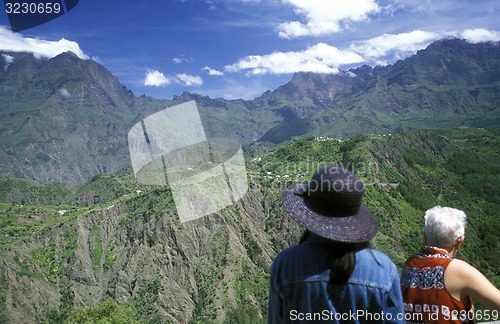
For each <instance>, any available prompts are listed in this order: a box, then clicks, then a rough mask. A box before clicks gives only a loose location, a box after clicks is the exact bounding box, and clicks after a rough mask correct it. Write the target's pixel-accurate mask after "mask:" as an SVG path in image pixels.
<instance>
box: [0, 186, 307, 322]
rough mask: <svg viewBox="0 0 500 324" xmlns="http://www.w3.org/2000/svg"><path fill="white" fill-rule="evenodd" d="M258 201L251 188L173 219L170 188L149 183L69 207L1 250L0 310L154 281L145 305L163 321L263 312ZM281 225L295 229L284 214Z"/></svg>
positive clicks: (265, 237) (265, 242)
mask: <svg viewBox="0 0 500 324" xmlns="http://www.w3.org/2000/svg"><path fill="white" fill-rule="evenodd" d="M263 202H264V203H263ZM265 202H266V199H265V198H264V197H263V196H262V194H261V193H260V191H258V190H257V191H256V190H252V191H250V192H249V193H248V194H247V195H246V196H245V197H244V199H243V200H242V201H240V202H239V203H238V204H237V205H235V206H233V207H230V208H228V209H226V210H223V211H221V212H220V213H218V214H213V215H211V216H208V217H205V218H202V219H199V220H195V221H192V222H188V223H184V224H180V223H179V220H178V218H177V215H176V212H175V207H174V205H173V201H172V198H171V197H170V193H169V191H168V190H167V189H155V190H151V191H149V192H141V193H136V192H133V193H129V194H127V196H126V197H125V196H124V197H121V198H120V199H118V200H116V201H114V202H110V203H108V204H106V205H105V206H102V208H98V209H95V210H93V211H92V210H91V211H88V212H86V213H85V214H83V215H79V216H76V215H75V217H74V218H72V219H71V220H70V221H67V222H66V223H64V224H62V223H61V224H60V225H59V226H55V227H53V228H51V229H49V230H47V231H42V232H39V233H37V234H36V235H34V236H32V237H30V238H29V239H26V240H25V241H24V242H19V244H17V245H16V246H15V247H14V246H13V247H11V248H8V249H5V250H3V251H1V252H0V254H1V259H2V262H1V265H0V267H1V268H2V271H1V273H2V278H1V279H2V282H3V283H4V285H5V287H4V288H5V291H6V296H5V305H6V309H5V313H6V314H8V315H7V316H8V319H9V321H18V322H26V321H28V322H30V321H32V320H33V319H36V318H41V317H43V315H44V314H46V313H47V312H48V311H50V309H52V310H58V311H61V310H62V309H63V307H64V305H65V304H72V305H74V306H75V307H85V306H89V305H94V304H97V303H99V302H100V301H102V300H104V299H105V298H112V299H114V300H116V301H117V302H118V303H120V304H123V303H126V302H127V301H129V302H130V301H132V300H134V298H137V296H138V295H140V294H141V293H144V291H147V290H148V289H152V288H151V287H155V286H154V285H155V284H156V285H157V286H156V287H155V289H157V294H156V296H155V298H154V300H153V301H152V305H151V307H154V309H155V311H154V314H153V315H154V316H158V317H159V318H161V319H162V321H165V320H166V321H172V322H182V323H186V322H188V321H190V320H195V319H200V320H204V321H206V320H209V321H216V322H222V321H223V320H224V318H226V316H227V315H228V313H230V312H231V311H233V310H235V309H236V308H238V307H240V306H241V305H245V307H249V308H250V309H252V310H253V311H254V312H255V316H256V318H259V317H260V318H262V317H263V316H264V314H265V311H266V310H265V307H266V300H267V285H268V283H267V279H266V275H265V273H266V271H267V270H268V267H269V265H270V263H271V260H272V257H273V256H274V254H275V250H274V249H273V246H272V243H271V242H273V240H272V239H271V238H270V237H269V234H267V233H266V231H265V224H266V208H269V207H266V203H265ZM283 226H285V227H288V228H289V229H290V231H292V233H295V237H296V236H298V235H299V231H298V229H297V228H296V226H295V224H293V223H291V222H289V220H285V221H284V224H283ZM275 241H276V242H279V241H280V239H278V238H277V240H275ZM281 241H282V243H281V245H285V244H286V243H285V241H284V240H283V239H281ZM250 283H252V284H250ZM153 315H151V316H153Z"/></svg>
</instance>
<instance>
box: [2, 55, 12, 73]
mask: <svg viewBox="0 0 500 324" xmlns="http://www.w3.org/2000/svg"><path fill="white" fill-rule="evenodd" d="M2 57H3V60H4V61H5V65H4V66H3V70H4V71H7V69H8V68H9V65H11V64H12V63H14V57H12V56H10V55H7V54H2Z"/></svg>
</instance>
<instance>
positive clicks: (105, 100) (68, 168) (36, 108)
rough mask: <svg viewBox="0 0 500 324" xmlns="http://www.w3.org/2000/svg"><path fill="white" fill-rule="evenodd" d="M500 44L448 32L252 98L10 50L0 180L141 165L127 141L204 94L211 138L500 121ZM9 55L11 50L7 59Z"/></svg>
mask: <svg viewBox="0 0 500 324" xmlns="http://www.w3.org/2000/svg"><path fill="white" fill-rule="evenodd" d="M499 48H500V46H499V44H498V43H479V44H470V43H467V42H465V41H462V40H458V39H448V40H443V41H439V42H436V43H434V44H431V45H430V46H429V47H428V48H426V49H425V50H421V51H419V52H418V53H417V54H415V55H414V56H412V57H410V58H408V59H405V60H402V61H399V62H397V63H396V64H394V65H389V66H385V67H376V68H371V67H368V66H363V67H360V68H357V69H352V70H350V71H346V72H342V73H339V74H337V75H320V74H313V73H297V74H295V75H294V76H293V78H292V80H291V81H290V82H288V83H287V84H285V85H283V86H281V87H279V88H278V89H276V90H274V91H267V92H265V93H264V94H263V95H262V96H260V97H258V98H256V99H254V100H247V101H245V100H225V99H221V98H216V99H212V98H209V97H204V96H200V95H197V94H191V93H188V92H185V93H183V94H182V95H181V96H175V97H174V98H173V99H172V100H155V99H153V98H149V97H146V96H140V97H136V96H134V94H133V93H132V92H131V91H130V90H128V89H126V88H125V87H124V86H123V85H121V84H120V83H119V82H118V80H117V79H116V78H115V77H113V76H112V75H111V73H110V72H109V71H107V70H106V69H105V68H104V67H102V66H101V65H99V64H98V63H96V62H94V61H92V60H80V59H79V58H78V57H76V55H74V54H72V53H63V54H61V55H59V56H56V57H54V58H52V59H50V60H43V59H41V60H39V59H35V58H34V57H33V56H32V55H31V54H28V53H3V54H2V55H1V56H0V65H3V66H4V68H3V69H0V116H1V118H0V165H1V166H2V167H1V172H0V178H25V179H30V180H33V181H35V182H36V183H53V182H60V183H65V184H70V185H77V184H82V183H84V182H85V181H87V180H89V179H91V178H92V177H93V176H94V175H96V174H103V175H106V174H115V173H117V172H119V173H126V172H129V171H130V170H131V166H130V157H129V153H128V146H127V142H126V138H127V133H128V131H129V130H130V128H131V127H132V126H133V125H134V124H135V123H137V122H139V121H140V120H142V119H143V118H144V117H146V116H148V115H150V114H152V113H154V112H157V111H160V110H162V109H165V108H167V107H170V106H172V105H175V104H179V103H183V102H186V101H189V100H195V101H196V102H197V105H198V108H199V111H200V114H201V119H202V122H203V125H204V128H205V131H206V133H207V136H208V137H209V138H217V137H224V138H233V139H236V140H238V141H239V142H240V143H242V144H243V145H245V146H247V145H248V144H250V143H252V142H254V141H261V142H271V143H275V144H277V143H282V142H284V141H286V140H289V139H290V138H292V137H294V136H302V135H305V134H314V135H316V136H335V137H347V136H353V135H356V134H363V133H364V134H366V133H374V134H381V133H395V132H401V131H407V130H411V129H419V128H436V129H439V128H453V127H457V126H460V125H465V126H474V127H490V128H495V127H498V126H499V125H500V123H499V118H500V108H499V106H498V101H499V96H498V93H499V92H498V89H499V87H500V61H499V54H500V53H499V51H500V49H499ZM6 57H10V59H9V60H7V59H6Z"/></svg>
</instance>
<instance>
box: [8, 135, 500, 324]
mask: <svg viewBox="0 0 500 324" xmlns="http://www.w3.org/2000/svg"><path fill="white" fill-rule="evenodd" d="M257 144H258V143H257ZM257 144H256V145H257ZM255 152H257V150H255ZM499 155H500V137H499V135H498V133H493V132H488V131H486V130H479V129H465V128H464V129H460V130H456V131H451V132H440V133H435V132H428V131H423V132H413V133H409V134H397V135H392V136H376V135H371V136H360V137H356V138H352V139H349V140H345V141H338V140H336V139H332V138H314V137H309V138H302V139H298V140H297V141H294V142H291V143H287V144H284V145H281V146H277V147H275V148H274V149H272V150H271V151H269V152H268V153H259V154H258V155H257V156H255V157H254V158H251V159H247V165H246V167H247V171H248V175H249V177H248V184H249V191H248V193H247V194H246V195H245V196H244V198H243V199H242V200H241V201H239V202H238V203H236V204H234V205H233V206H230V207H227V208H226V209H224V210H222V211H220V212H218V213H215V214H212V215H210V216H207V217H203V218H200V219H197V220H195V221H192V222H187V223H182V224H181V223H180V222H179V220H178V216H177V212H176V209H175V205H174V201H173V199H172V195H171V193H170V190H169V188H168V187H159V188H154V187H153V188H152V187H146V188H145V187H140V186H138V185H137V184H136V183H135V182H134V181H133V180H132V179H133V176H132V175H129V176H128V177H126V176H109V177H105V176H102V177H95V178H94V179H93V180H92V181H90V182H89V183H87V184H85V185H84V186H81V187H79V188H78V189H77V190H76V192H71V193H70V194H69V196H67V198H65V199H66V200H62V201H63V202H64V203H61V202H60V203H59V205H60V206H55V207H54V206H52V207H51V206H45V205H41V204H40V202H41V201H43V200H40V201H38V202H37V204H35V205H28V204H27V205H23V206H21V205H19V204H18V202H17V201H16V200H8V199H9V197H11V195H5V196H3V198H2V199H0V216H1V217H0V321H1V320H3V321H5V322H20V323H24V322H28V323H31V322H43V321H45V322H51V323H61V322H62V321H63V320H64V319H66V318H67V316H68V314H69V312H70V311H72V309H73V310H74V309H75V308H76V309H78V308H82V307H89V306H92V305H95V304H100V303H102V302H103V300H105V299H106V298H109V299H112V300H114V301H116V302H117V303H118V304H119V305H120V306H123V307H131V308H133V309H134V314H135V315H134V316H136V317H137V318H140V319H142V320H144V321H147V322H181V323H186V322H217V323H220V322H224V320H227V321H228V322H231V321H233V322H252V323H254V322H265V314H266V306H267V296H268V284H269V283H268V276H269V265H270V264H271V261H272V259H273V257H274V255H275V254H276V253H277V252H278V251H280V250H281V249H282V248H284V247H287V246H290V245H294V244H296V242H297V241H298V238H299V237H300V234H301V229H300V228H299V227H298V226H297V225H296V224H295V223H294V222H293V221H292V220H291V218H290V217H288V216H287V215H286V214H285V213H284V212H283V209H282V207H281V202H280V195H281V194H282V192H283V190H284V189H285V188H286V187H287V186H288V185H289V184H291V183H298V182H302V181H307V180H308V179H310V176H311V174H312V173H313V172H314V171H315V170H316V169H317V168H319V167H320V166H322V165H324V164H337V165H339V166H342V167H347V168H351V169H352V170H353V171H354V172H355V173H356V174H358V175H359V176H360V177H361V178H362V179H363V180H364V181H365V184H366V192H365V196H364V203H365V204H366V206H367V208H368V209H369V210H370V211H371V212H372V213H373V214H374V216H375V217H376V219H377V220H378V222H379V232H378V233H377V235H376V237H375V238H374V240H373V242H372V244H373V246H374V247H375V248H377V249H380V250H381V251H383V252H385V253H387V254H388V255H389V256H390V257H391V259H392V260H393V261H394V262H395V263H396V264H398V265H400V264H402V262H403V261H404V260H405V258H406V257H407V256H408V255H409V254H410V253H413V252H414V251H415V250H416V249H418V248H419V246H420V244H421V243H422V241H421V237H422V235H421V231H422V218H423V215H424V212H425V210H426V209H428V208H430V207H433V206H435V205H443V206H453V207H456V208H461V209H463V210H464V211H465V212H466V213H467V214H468V218H469V220H470V223H471V224H473V226H468V227H467V229H466V233H467V241H466V244H464V247H463V250H462V251H461V256H460V258H462V259H464V260H466V261H468V262H470V263H471V264H473V265H474V266H476V267H478V268H479V269H481V271H483V272H484V273H485V274H486V275H487V276H488V278H490V279H491V280H492V281H493V282H494V284H496V285H498V284H500V276H499V275H498V274H499V273H500V257H499V255H498V253H496V252H497V251H498V248H500V245H499V241H498V235H497V233H498V220H497V217H496V215H497V213H496V211H498V210H499V209H500V205H499V201H498V199H497V197H498V196H499V194H500V193H499V188H500V178H499V177H498V174H500V167H499V166H498V159H500V156H499ZM1 184H2V182H1V181H0V185H1ZM41 187H43V186H41ZM9 190H11V192H14V190H19V191H21V192H22V191H27V192H31V191H33V190H34V187H31V186H28V187H19V188H11V189H9ZM38 192H40V193H43V192H45V191H43V190H41V189H38ZM48 192H49V193H50V192H52V191H48ZM25 197H26V199H28V197H30V196H28V195H25ZM96 197H98V198H96ZM50 201H53V200H50ZM68 202H71V203H68ZM136 317H134V318H136Z"/></svg>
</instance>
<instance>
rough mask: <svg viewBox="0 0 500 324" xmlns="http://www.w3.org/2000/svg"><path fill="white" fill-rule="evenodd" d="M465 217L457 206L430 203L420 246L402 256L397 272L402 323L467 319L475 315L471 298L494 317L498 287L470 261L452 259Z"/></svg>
mask: <svg viewBox="0 0 500 324" xmlns="http://www.w3.org/2000/svg"><path fill="white" fill-rule="evenodd" d="M466 223H467V216H466V215H465V213H464V212H463V211H461V210H458V209H454V208H450V207H441V206H436V207H433V208H431V209H429V210H428V211H427V212H426V214H425V225H424V242H425V246H423V247H422V248H421V250H420V251H419V252H417V253H415V254H413V255H412V256H410V257H409V258H408V260H406V262H405V264H404V267H403V272H402V276H401V291H402V294H403V301H404V307H405V312H406V319H407V321H408V323H417V322H418V323H473V322H474V319H475V318H476V315H479V314H476V313H475V311H474V304H473V302H472V300H473V299H474V300H475V301H477V302H479V303H480V304H482V305H483V306H485V307H487V308H489V309H490V310H492V311H493V313H495V314H496V317H497V318H498V313H499V312H500V290H498V289H497V288H496V287H495V286H493V284H491V282H489V281H488V279H486V277H485V276H484V275H483V274H482V273H481V272H479V271H478V270H477V269H475V268H474V267H473V266H471V265H470V264H468V263H467V262H464V261H461V260H458V259H455V256H456V254H457V253H458V252H459V251H460V249H461V248H462V243H463V242H464V239H465V225H466ZM493 313H490V314H491V315H494V314H493Z"/></svg>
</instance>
